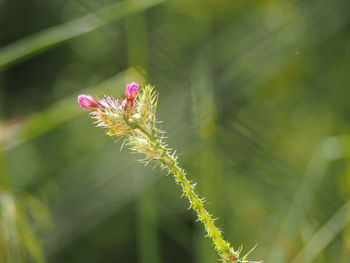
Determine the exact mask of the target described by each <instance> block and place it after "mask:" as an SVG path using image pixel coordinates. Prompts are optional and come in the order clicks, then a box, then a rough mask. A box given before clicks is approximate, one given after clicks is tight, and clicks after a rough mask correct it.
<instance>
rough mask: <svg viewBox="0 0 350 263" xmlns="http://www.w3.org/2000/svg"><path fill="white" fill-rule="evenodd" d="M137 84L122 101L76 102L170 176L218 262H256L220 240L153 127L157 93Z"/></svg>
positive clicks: (85, 98) (128, 88) (88, 98)
mask: <svg viewBox="0 0 350 263" xmlns="http://www.w3.org/2000/svg"><path fill="white" fill-rule="evenodd" d="M138 89H139V85H138V84H137V83H134V82H133V83H130V84H128V85H127V86H126V89H125V99H114V98H111V97H107V96H104V98H103V99H101V100H98V99H96V98H94V97H92V96H90V95H84V94H83V95H80V96H79V97H78V103H79V105H80V106H81V107H83V108H85V109H89V110H92V112H91V116H92V118H93V119H95V120H96V123H97V126H100V127H104V128H106V133H107V134H108V135H110V136H117V137H122V136H123V137H124V138H125V142H126V145H127V146H129V148H130V149H131V150H132V151H133V152H136V153H141V154H143V155H144V158H143V159H142V160H141V161H142V162H144V163H145V164H148V163H149V162H151V161H153V162H155V163H156V164H159V165H160V167H161V168H162V169H165V170H167V172H168V174H172V175H173V176H174V178H175V181H176V182H177V183H178V184H179V185H180V186H181V188H182V192H183V195H184V196H186V197H187V199H188V200H189V202H190V208H191V209H193V210H194V211H195V212H196V214H197V217H198V221H201V222H202V223H203V225H204V228H205V230H206V231H207V235H208V236H209V237H210V238H211V239H212V241H213V244H214V247H215V249H216V251H217V252H218V254H219V256H220V260H221V261H222V262H257V261H248V260H246V258H247V256H248V255H249V254H250V253H251V252H252V251H253V249H254V248H253V249H251V250H250V251H249V252H248V253H247V254H246V255H244V256H243V257H240V253H241V251H242V246H241V247H240V248H238V249H237V250H235V249H234V248H233V247H232V246H231V244H230V243H229V242H227V241H226V240H224V238H223V236H222V233H221V231H220V230H219V229H218V228H217V227H216V225H215V224H214V219H213V218H212V215H210V214H209V213H208V211H207V210H206V209H205V208H204V200H203V199H201V198H199V197H198V195H197V194H196V192H195V184H193V183H192V182H191V181H189V180H188V179H187V177H186V172H185V171H184V170H183V169H182V168H181V167H180V166H179V165H178V162H177V157H176V154H175V151H172V150H171V149H170V148H169V147H168V145H167V144H166V143H165V142H164V141H163V134H164V131H162V130H160V129H159V128H158V127H157V123H158V122H157V119H156V109H157V101H158V94H157V93H156V92H155V91H154V89H153V87H152V86H150V85H146V86H144V87H143V88H142V89H140V92H139V90H138Z"/></svg>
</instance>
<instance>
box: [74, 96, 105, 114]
mask: <svg viewBox="0 0 350 263" xmlns="http://www.w3.org/2000/svg"><path fill="white" fill-rule="evenodd" d="M78 103H79V105H80V107H82V108H85V109H88V110H96V109H98V108H100V107H101V106H102V105H100V103H98V102H97V101H96V100H95V99H94V98H93V97H92V96H90V95H85V94H81V95H79V96H78Z"/></svg>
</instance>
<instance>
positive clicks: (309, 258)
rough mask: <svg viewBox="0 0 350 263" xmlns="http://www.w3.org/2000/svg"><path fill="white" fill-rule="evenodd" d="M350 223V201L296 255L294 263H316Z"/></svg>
mask: <svg viewBox="0 0 350 263" xmlns="http://www.w3.org/2000/svg"><path fill="white" fill-rule="evenodd" d="M349 222H350V201H348V202H347V203H345V204H344V205H343V206H342V207H341V208H340V209H339V210H338V211H337V212H336V213H335V215H334V216H333V217H332V218H331V219H329V221H328V222H327V223H326V224H325V225H323V227H321V228H320V230H319V231H318V232H317V233H316V234H314V235H313V237H312V238H311V239H310V240H309V242H308V243H307V244H306V246H305V247H304V248H303V249H302V250H301V251H300V252H299V253H298V254H297V255H296V257H295V258H294V259H293V261H292V263H310V262H314V259H315V257H316V256H317V255H318V254H319V253H320V252H321V250H322V249H324V248H325V247H326V246H327V245H328V244H329V243H330V242H331V241H332V240H333V239H334V238H335V237H336V236H337V235H338V234H339V232H340V231H341V230H342V229H343V228H344V227H345V226H346V225H347V224H349Z"/></svg>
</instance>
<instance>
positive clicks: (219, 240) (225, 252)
mask: <svg viewBox="0 0 350 263" xmlns="http://www.w3.org/2000/svg"><path fill="white" fill-rule="evenodd" d="M134 129H135V127H134ZM136 129H137V130H136V131H135V130H134V131H135V132H136V133H137V134H139V135H141V136H142V137H143V138H146V139H148V140H149V141H150V142H151V143H152V145H153V147H156V148H158V149H156V150H157V152H160V153H162V154H161V155H160V156H159V159H157V160H158V161H159V162H160V163H161V164H162V166H163V167H165V168H166V169H167V170H168V172H169V174H172V175H173V176H174V178H175V181H176V182H177V183H178V184H179V185H180V186H181V188H182V192H183V195H184V196H186V197H187V199H188V200H189V202H190V204H191V206H190V208H191V209H193V210H194V211H195V212H196V214H197V217H198V221H201V222H202V223H203V225H204V228H205V230H206V231H207V234H208V236H209V237H210V238H211V239H212V242H213V244H214V246H215V249H216V250H217V252H218V253H219V255H220V257H221V259H222V260H223V261H224V262H227V261H228V262H234V261H235V260H237V257H238V255H237V253H235V251H234V250H233V248H231V245H230V243H229V242H227V241H225V240H224V239H223V236H222V233H221V231H220V230H219V229H218V228H217V227H216V225H215V223H214V219H213V218H212V216H211V215H210V214H209V212H208V211H207V210H206V209H205V208H204V201H203V199H201V198H199V196H198V195H197V193H196V192H195V184H192V183H191V182H190V181H189V180H188V179H187V177H186V173H185V171H184V170H183V169H182V168H181V167H179V165H178V163H177V161H176V158H175V157H174V156H173V155H172V154H170V150H168V149H167V148H166V147H165V146H164V145H163V144H162V143H161V141H160V140H157V139H156V137H155V136H153V135H151V134H149V133H148V132H146V131H145V129H143V128H142V127H139V126H137V128H136Z"/></svg>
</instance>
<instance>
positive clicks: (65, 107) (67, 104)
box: [0, 68, 142, 150]
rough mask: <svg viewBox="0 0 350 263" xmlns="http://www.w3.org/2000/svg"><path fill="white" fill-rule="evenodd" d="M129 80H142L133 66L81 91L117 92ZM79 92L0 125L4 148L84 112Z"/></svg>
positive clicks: (7, 148) (98, 93)
mask: <svg viewBox="0 0 350 263" xmlns="http://www.w3.org/2000/svg"><path fill="white" fill-rule="evenodd" d="M129 80H142V77H141V75H140V74H139V73H137V72H136V71H135V70H133V69H131V68H130V69H128V70H125V71H123V72H121V73H119V74H117V75H116V76H114V77H111V78H109V79H107V80H106V81H104V82H102V83H100V84H98V85H96V86H94V87H91V88H87V89H84V90H81V91H80V93H94V95H99V96H102V95H103V94H108V93H109V94H118V89H120V93H121V92H122V89H123V88H124V84H125V82H126V81H129ZM77 95H78V94H73V95H71V96H68V97H66V98H64V99H62V100H59V101H57V102H55V103H53V104H51V106H50V107H48V108H47V109H44V110H42V111H40V112H37V113H34V114H32V115H31V116H29V117H28V118H27V119H25V120H23V121H18V122H16V123H14V124H12V125H11V126H6V125H2V126H1V125H0V142H1V141H3V144H4V149H5V150H9V149H11V148H13V147H15V146H17V145H18V144H21V143H23V142H25V141H28V140H31V139H33V138H35V137H37V136H40V135H42V134H44V133H46V132H48V131H50V130H52V129H54V128H55V127H57V126H59V125H61V124H63V123H65V122H67V121H70V120H72V119H75V118H77V117H79V116H81V115H84V114H86V112H84V111H83V110H82V109H81V108H80V107H79V105H78V104H77V103H76V100H77Z"/></svg>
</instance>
